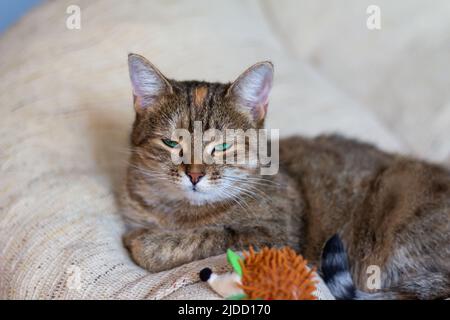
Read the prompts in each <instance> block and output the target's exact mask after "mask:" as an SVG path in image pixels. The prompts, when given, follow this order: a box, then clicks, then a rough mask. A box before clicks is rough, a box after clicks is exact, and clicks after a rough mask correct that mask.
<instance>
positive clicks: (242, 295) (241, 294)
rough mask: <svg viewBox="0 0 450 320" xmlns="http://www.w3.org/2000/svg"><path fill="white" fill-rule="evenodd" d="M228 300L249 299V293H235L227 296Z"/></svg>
mask: <svg viewBox="0 0 450 320" xmlns="http://www.w3.org/2000/svg"><path fill="white" fill-rule="evenodd" d="M226 299H227V300H244V299H247V295H246V294H245V293H238V294H233V295H232V296H229V297H227V298H226Z"/></svg>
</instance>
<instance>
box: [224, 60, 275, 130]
mask: <svg viewBox="0 0 450 320" xmlns="http://www.w3.org/2000/svg"><path fill="white" fill-rule="evenodd" d="M272 83H273V64H272V63H271V62H270V61H263V62H259V63H256V64H254V65H253V66H251V67H250V68H248V69H247V70H246V71H244V73H242V74H241V75H240V76H239V77H238V78H237V80H236V81H234V82H233V84H232V85H231V87H230V89H229V94H232V95H233V96H234V97H235V98H237V101H238V103H239V104H240V105H241V107H243V108H244V111H247V112H250V114H251V115H252V117H253V120H254V121H260V120H263V119H264V117H265V116H266V113H267V107H268V104H269V93H270V90H271V88H272Z"/></svg>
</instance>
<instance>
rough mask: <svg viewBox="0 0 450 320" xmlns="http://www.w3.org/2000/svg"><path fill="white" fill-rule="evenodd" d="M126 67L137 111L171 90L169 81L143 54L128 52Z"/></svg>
mask: <svg viewBox="0 0 450 320" xmlns="http://www.w3.org/2000/svg"><path fill="white" fill-rule="evenodd" d="M128 69H129V72H130V79H131V85H132V87H133V94H134V96H135V104H137V106H136V108H137V109H136V110H137V111H139V109H146V108H148V107H149V106H151V105H153V104H154V103H155V102H156V101H157V99H158V98H159V97H160V96H161V95H163V94H164V93H171V92H172V87H171V85H170V84H169V81H168V80H167V79H166V78H165V77H164V76H163V74H162V73H161V72H160V71H159V70H158V69H157V68H156V67H155V66H154V65H153V64H151V63H150V61H148V60H147V59H145V58H144V57H143V56H141V55H138V54H135V53H130V54H129V55H128Z"/></svg>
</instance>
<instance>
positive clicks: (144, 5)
mask: <svg viewBox="0 0 450 320" xmlns="http://www.w3.org/2000/svg"><path fill="white" fill-rule="evenodd" d="M353 2H354V3H356V1H353ZM359 2H360V1H358V3H359ZM362 2H364V1H362ZM378 2H382V3H385V4H386V6H387V5H388V1H378ZM391 2H392V1H391ZM277 3H278V2H276V1H261V2H257V1H250V0H249V1H237V0H235V1H226V2H225V1H222V2H211V1H207V0H197V1H189V2H188V1H184V2H177V3H175V2H167V1H162V0H160V1H136V2H129V1H118V0H116V1H111V0H108V1H57V2H56V1H55V2H49V3H45V4H44V5H41V6H40V7H38V8H37V9H35V10H33V11H32V12H31V13H30V14H28V15H27V16H26V17H25V18H24V19H22V20H21V21H20V22H19V23H18V24H17V25H16V26H14V27H13V28H12V29H11V30H9V31H8V32H6V34H4V35H3V36H2V37H1V38H0V52H1V54H0V108H1V114H2V116H1V117H0V133H1V134H0V170H1V171H0V298H3V299H7V298H8V299H9V298H26V299H31V298H32V299H50V298H51V299H67V298H70V299H73V298H95V299H106V298H117V299H124V298H128V299H141V298H149V299H161V298H167V299H171V298H172V299H175V298H187V299H192V298H199V299H202V298H205V299H209V298H218V296H217V295H215V294H214V293H213V292H212V291H211V290H210V289H209V288H208V287H207V286H206V285H205V284H203V283H199V282H198V271H199V270H200V269H202V268H203V267H205V266H209V267H212V268H213V269H214V270H215V271H217V272H220V271H224V270H226V269H227V266H226V262H225V258H224V256H218V257H213V258H209V259H206V260H203V261H196V262H193V263H190V264H187V265H184V266H181V267H179V268H176V269H173V270H170V271H167V272H161V273H158V274H149V273H148V272H146V271H145V270H143V269H141V268H139V267H137V266H136V265H135V264H134V263H133V262H132V261H131V260H130V258H129V257H128V255H127V252H126V250H125V249H124V248H123V247H122V244H121V235H122V233H123V231H124V225H123V222H122V220H121V216H120V212H119V209H118V207H117V203H116V198H117V197H116V195H117V193H118V192H119V190H120V188H119V187H120V181H121V179H122V174H123V170H124V167H125V165H126V159H127V152H128V150H127V145H128V144H127V137H128V132H129V129H130V125H131V122H132V120H133V116H134V115H133V109H132V102H131V91H130V86H129V80H128V73H127V66H126V56H127V53H128V52H136V53H141V54H143V55H145V56H147V57H148V58H149V59H150V60H151V61H152V62H153V63H155V64H156V65H158V66H159V67H160V69H161V70H162V71H163V72H164V73H165V74H166V75H168V76H170V77H174V78H177V79H192V78H203V79H205V80H211V81H214V80H221V81H229V80H232V79H233V78H234V77H236V76H237V75H238V74H239V73H240V72H241V71H242V70H243V69H244V68H246V67H247V66H249V65H251V64H253V63H254V62H256V61H258V60H264V59H271V60H272V61H273V62H274V63H275V67H276V79H275V87H274V90H273V95H272V99H271V106H270V111H269V125H270V127H272V128H280V129H281V133H282V134H283V135H287V134H293V133H302V134H306V135H314V134H317V133H321V132H333V131H334V132H340V133H343V134H347V135H349V136H353V137H358V138H360V139H363V140H367V141H371V142H373V143H376V144H377V145H378V146H380V147H381V148H384V149H386V150H391V151H401V152H415V153H417V154H420V155H421V156H429V157H430V158H432V159H439V160H443V159H445V158H446V157H448V150H449V141H448V139H444V138H443V137H448V136H449V131H448V130H449V128H450V125H449V123H450V122H449V121H448V119H450V112H449V111H450V105H449V103H448V101H449V99H448V98H449V97H448V95H449V93H448V92H449V91H448V90H444V87H445V85H447V87H446V88H448V83H449V78H448V75H449V74H450V72H449V71H450V70H448V69H449V64H448V61H447V62H446V64H444V63H442V64H441V63H440V62H441V60H442V61H443V60H444V58H445V57H448V56H449V55H448V53H449V50H450V48H449V47H448V44H449V43H450V41H448V40H449V39H448V38H447V39H444V38H443V37H444V32H443V31H442V29H441V27H442V28H446V29H445V30H447V31H448V30H449V26H450V22H449V20H448V19H447V20H445V21H444V13H445V12H448V11H445V10H448V4H446V2H445V1H433V4H430V3H429V2H427V1H422V2H420V1H405V2H404V3H408V4H409V3H412V4H413V5H411V6H410V9H409V10H410V11H411V14H413V16H414V17H415V18H416V20H417V21H419V22H417V21H412V22H411V23H412V25H410V26H409V27H408V28H409V29H408V30H406V27H405V26H404V25H403V24H401V21H400V22H398V21H397V22H395V23H389V20H388V21H386V22H385V25H386V30H383V31H380V35H378V36H377V37H376V39H372V38H368V39H364V37H363V36H364V35H366V33H367V32H368V31H367V30H366V29H365V18H366V15H365V8H363V9H362V10H363V11H362V13H361V15H362V16H361V17H360V16H358V15H356V13H355V12H353V11H352V10H350V12H349V11H345V12H344V11H342V10H344V9H345V10H347V9H349V8H350V6H346V7H345V8H335V10H332V9H333V8H331V7H330V4H329V3H328V2H326V1H314V3H315V4H311V3H312V2H307V3H306V2H304V1H299V2H297V1H288V2H286V3H284V4H283V6H278V5H277ZM325 3H327V4H326V5H325ZM396 3H397V2H396ZM425 3H426V4H427V5H429V6H430V7H434V8H436V10H437V11H438V13H439V17H440V18H439V19H432V20H433V25H432V26H430V27H428V28H427V27H425V26H423V25H422V23H421V21H423V20H425V21H428V20H429V19H430V17H429V15H430V11H427V10H422V9H423V5H425ZM70 4H78V5H79V6H80V8H81V14H82V25H81V30H69V29H67V28H66V24H65V19H66V18H67V16H68V15H67V14H66V8H67V6H68V5H70ZM408 4H406V6H409V5H408ZM404 5H405V4H404ZM357 7H358V8H360V7H361V6H360V5H358V6H357ZM396 9H398V8H396ZM355 10H356V9H355ZM395 12H396V14H398V15H400V13H399V12H400V10H397V11H395ZM296 14H298V16H297V15H296ZM390 15H393V13H390ZM298 17H301V19H300V18H298ZM346 17H348V19H347V18H346ZM352 19H353V20H352ZM356 19H361V21H360V22H358V23H360V24H361V25H362V27H355V26H354V25H352V24H351V21H353V22H355V21H356ZM427 19H428V20H427ZM435 20H437V21H435ZM338 22H339V23H343V25H342V34H341V33H339V32H338V31H337V29H336V28H335V27H333V26H330V24H333V23H338ZM402 28H405V29H402ZM437 30H438V31H439V32H441V31H442V33H439V34H437V35H436V37H437V39H434V38H431V39H430V37H429V35H431V34H434V32H435V31H437ZM381 32H384V33H383V36H381V34H382V33H381ZM359 33H362V34H363V36H362V35H360V34H359ZM344 34H345V36H343V35H344ZM447 34H449V33H447ZM336 37H339V40H338V39H337V38H336ZM360 37H362V38H361V39H360ZM355 39H358V40H361V42H358V41H355V42H352V40H355ZM402 39H403V40H404V39H408V40H409V41H408V42H406V40H405V41H403V40H402ZM433 39H434V40H435V41H436V42H433V43H431V42H432V41H433ZM425 40H426V43H425V45H424V46H422V42H421V41H425ZM377 45H380V46H383V47H382V49H381V52H373V51H371V50H370V46H377ZM415 46H416V47H419V49H418V52H419V54H416V55H413V56H412V57H411V56H409V55H407V53H408V52H409V51H408V50H412V49H414V48H415ZM439 46H440V47H439ZM385 47H386V49H385ZM436 47H438V49H439V48H440V49H442V50H447V51H446V52H445V54H444V53H443V52H442V51H440V52H439V53H436V52H435V51H434V49H436ZM353 49H354V50H353ZM428 49H429V50H428ZM384 52H387V53H388V54H389V56H386V57H385V56H384ZM405 56H407V59H406V61H405V60H403V59H404V57H405ZM428 59H430V60H431V61H430V64H431V66H430V65H429V64H428V63H425V61H429V60H428ZM439 59H440V60H439ZM374 61H375V62H376V63H374ZM397 61H399V62H400V63H401V66H402V69H401V70H403V68H409V69H411V70H410V71H409V72H410V73H408V72H406V71H405V73H402V72H400V71H398V70H396V69H395V67H396V66H397V64H396V62H397ZM418 62H420V63H418ZM366 63H367V64H370V66H371V67H368V65H366ZM440 68H442V70H441V69H440ZM445 68H446V70H444V69H445ZM349 70H351V72H350V71H349ZM413 71H417V73H414V72H413ZM444 71H445V76H443V72H444ZM358 72H359V73H358ZM416 74H417V75H418V76H417V77H412V76H411V75H416ZM368 75H370V76H371V77H369V78H370V79H371V80H368ZM372 76H373V77H372ZM422 76H427V78H426V79H423V78H421V77H422ZM440 76H442V77H440ZM374 79H375V80H374ZM438 80H439V81H441V80H442V81H444V82H445V85H444V83H440V82H439V81H438ZM428 81H430V82H428ZM433 81H434V82H433ZM366 82H367V85H365V83H366ZM429 83H430V84H433V86H429V85H428V84H429ZM403 85H404V87H403ZM421 85H423V86H421ZM372 88H373V89H372ZM403 88H404V89H405V90H402V89H403ZM441 89H442V90H441ZM371 90H373V91H371ZM422 91H424V92H425V93H424V92H422ZM432 93H436V95H434V94H432ZM438 94H439V95H438ZM409 95H413V96H412V97H409ZM402 99H403V100H402ZM380 101H381V102H382V103H380V104H378V103H379V102H380ZM378 105H379V106H380V108H381V110H378V109H377V106H378ZM407 106H408V107H411V108H414V109H413V110H414V111H417V112H418V113H417V117H416V116H414V114H410V113H409V111H410V110H408V109H406V107H407ZM425 106H429V108H430V110H433V112H431V111H430V112H428V111H429V110H428V109H425ZM396 108H400V109H398V110H399V112H397V111H395V110H397V109H396ZM371 109H372V110H371ZM425 111H427V112H425ZM375 113H376V114H377V115H376V114H375ZM405 114H406V116H405V117H401V118H399V117H398V116H399V115H401V116H403V115H405ZM425 114H426V115H427V117H422V116H424V115H425ZM433 116H434V117H435V118H433V119H432V120H433V122H432V123H433V124H434V125H433V128H424V125H426V124H430V123H431V122H427V121H429V120H430V119H431V118H432V117H433ZM415 117H416V118H415ZM380 119H381V120H380ZM446 119H447V120H446ZM414 121H416V122H414ZM413 123H416V124H419V125H418V126H414V130H412V129H411V126H412V124H413ZM420 124H421V125H422V126H420ZM409 129H411V130H410V131H408V130H409ZM411 134H412V135H411ZM445 134H446V135H445ZM428 136H430V137H431V138H430V139H431V140H430V139H428V141H432V142H433V144H432V146H431V147H430V148H427V147H426V146H425V143H424V141H425V140H426V139H425V137H428ZM405 142H406V143H405ZM419 151H424V152H422V153H419ZM318 296H319V298H321V299H327V298H332V297H331V296H330V294H329V292H328V290H327V289H326V287H324V286H323V285H322V284H320V285H319V291H318Z"/></svg>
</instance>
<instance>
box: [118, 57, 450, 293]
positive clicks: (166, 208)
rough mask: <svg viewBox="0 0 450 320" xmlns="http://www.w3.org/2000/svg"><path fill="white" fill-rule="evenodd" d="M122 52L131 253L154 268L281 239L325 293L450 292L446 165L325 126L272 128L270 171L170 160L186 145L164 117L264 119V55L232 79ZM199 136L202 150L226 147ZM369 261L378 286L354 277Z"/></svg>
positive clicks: (226, 121) (218, 152)
mask: <svg viewBox="0 0 450 320" xmlns="http://www.w3.org/2000/svg"><path fill="white" fill-rule="evenodd" d="M128 65H129V72H130V78H131V84H132V88H133V101H134V110H135V114H136V118H135V122H134V124H133V128H132V133H131V147H132V148H131V155H130V159H129V166H128V168H127V175H126V182H125V184H124V191H123V193H122V206H123V210H124V214H125V216H126V218H127V220H128V221H129V222H130V225H131V226H132V229H131V230H129V231H128V232H127V233H126V234H125V235H124V244H125V246H126V248H127V249H128V250H129V252H130V255H131V257H132V258H133V259H134V261H135V262H136V263H137V264H138V265H139V266H141V267H143V268H145V269H147V270H149V271H150V272H159V271H163V270H167V269H170V268H173V267H176V266H180V265H182V264H184V263H188V262H190V261H194V260H198V259H202V258H207V257H210V256H214V255H218V254H222V253H224V252H225V251H226V249H227V248H232V249H234V250H242V249H246V248H248V246H250V245H252V246H254V247H256V248H260V247H263V246H275V247H282V246H286V245H287V246H290V247H292V248H293V249H294V250H296V251H297V252H299V253H301V254H302V255H304V256H305V257H306V258H307V259H308V260H309V261H310V262H311V263H312V264H314V265H320V263H322V272H323V275H324V278H325V279H326V280H327V281H328V284H329V287H330V289H331V290H332V293H333V294H334V295H335V296H336V297H337V298H338V299H339V298H340V299H346V298H350V299H391V298H392V299H410V298H420V299H435V298H444V297H449V296H450V223H449V221H450V219H449V218H450V172H449V171H448V170H447V169H445V168H444V167H441V166H438V165H434V164H429V163H427V162H424V161H420V160H415V159H410V158H408V157H404V156H401V155H397V154H389V153H386V152H383V151H380V150H378V149H376V148H375V147H373V146H371V145H369V144H366V143H361V142H358V141H354V140H351V139H346V138H343V137H341V136H337V135H326V136H319V137H316V138H303V137H299V136H295V137H290V138H285V139H281V140H280V142H279V157H280V169H279V172H278V173H277V174H275V175H265V176H261V174H260V171H259V170H258V169H259V167H260V165H259V164H257V165H254V164H250V163H249V164H239V165H236V164H227V163H225V164H220V163H213V164H204V163H200V164H199V163H189V161H186V163H184V162H182V163H179V164H176V163H174V162H173V161H172V160H173V158H172V157H173V155H174V154H178V153H179V155H180V156H181V155H182V153H183V150H184V149H186V148H189V147H190V145H189V144H186V143H185V144H183V141H176V140H173V135H172V133H173V131H174V130H175V129H179V128H184V129H187V130H189V131H192V128H193V123H194V122H195V121H201V125H202V126H203V128H202V129H204V130H207V129H211V128H217V129H222V130H223V129H225V128H233V129H236V128H238V129H243V130H247V129H262V128H263V127H264V120H265V117H266V114H267V111H268V110H267V107H268V101H269V92H270V89H271V87H272V82H273V71H274V69H273V65H272V63H270V62H260V63H257V64H255V65H253V66H251V67H250V68H248V69H247V70H245V71H244V72H243V73H242V74H241V75H240V76H239V77H238V78H237V79H236V80H235V81H234V82H232V83H209V82H203V81H175V80H171V79H168V78H166V77H165V76H164V75H163V74H162V73H161V72H160V71H159V70H158V69H157V68H156V67H155V66H154V65H152V64H151V63H150V62H149V61H148V60H147V59H145V58H144V57H142V56H140V55H137V54H130V55H129V57H128ZM287 116H288V115H287ZM204 148H205V149H204V150H205V151H206V150H209V151H208V152H209V153H210V154H211V156H212V157H213V158H214V157H217V158H220V157H223V156H224V155H228V156H231V157H233V156H234V154H233V153H234V152H236V150H234V149H237V147H236V148H234V147H233V146H232V145H231V146H230V145H225V144H220V145H214V146H211V145H210V144H209V145H206V146H204ZM207 148H209V149H207ZM335 234H338V236H334V237H333V235H335ZM330 238H331V239H330ZM329 239H330V240H329ZM341 239H342V240H341ZM327 240H328V242H327ZM325 243H326V245H325ZM324 245H325V248H324ZM344 246H345V249H346V250H344ZM323 249H324V250H323ZM322 250H323V253H322ZM322 254H323V255H322ZM347 254H348V257H347ZM369 266H378V267H379V269H380V288H379V289H378V290H374V289H373V288H369V287H368V286H367V279H368V274H367V270H368V267H369Z"/></svg>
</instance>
